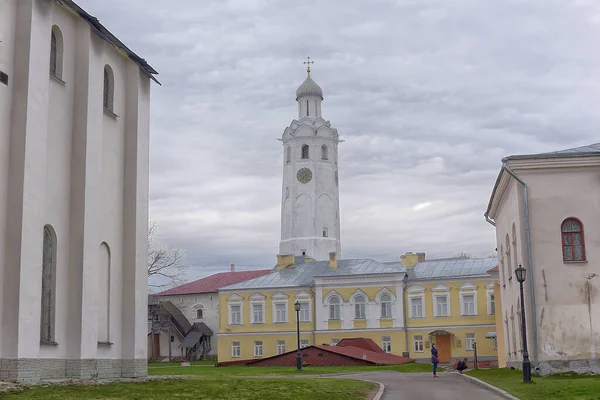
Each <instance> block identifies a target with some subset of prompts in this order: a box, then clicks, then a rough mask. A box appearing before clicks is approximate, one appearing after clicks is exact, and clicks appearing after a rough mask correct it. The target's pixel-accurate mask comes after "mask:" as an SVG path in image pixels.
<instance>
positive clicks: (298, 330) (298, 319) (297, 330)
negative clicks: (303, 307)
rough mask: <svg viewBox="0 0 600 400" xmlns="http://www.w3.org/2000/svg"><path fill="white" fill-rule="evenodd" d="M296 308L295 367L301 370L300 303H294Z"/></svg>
mask: <svg viewBox="0 0 600 400" xmlns="http://www.w3.org/2000/svg"><path fill="white" fill-rule="evenodd" d="M294 309H295V310H296V332H297V335H298V351H297V352H296V369H297V370H298V371H302V354H301V353H300V303H299V302H296V303H294Z"/></svg>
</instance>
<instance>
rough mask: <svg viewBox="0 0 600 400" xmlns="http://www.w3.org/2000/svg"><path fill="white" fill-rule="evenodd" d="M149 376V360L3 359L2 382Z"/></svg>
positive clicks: (0, 363) (0, 379) (1, 363)
mask: <svg viewBox="0 0 600 400" xmlns="http://www.w3.org/2000/svg"><path fill="white" fill-rule="evenodd" d="M147 375H148V363H147V361H146V359H135V360H111V359H99V360H94V359H84V360H64V359H53V358H21V359H9V358H4V359H0V381H9V382H21V383H35V382H38V381H40V380H47V379H111V378H141V377H145V376H147Z"/></svg>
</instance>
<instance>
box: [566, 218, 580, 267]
mask: <svg viewBox="0 0 600 400" xmlns="http://www.w3.org/2000/svg"><path fill="white" fill-rule="evenodd" d="M560 232H561V235H562V249H563V261H566V262H568V261H585V241H584V237H583V224H582V223H581V221H579V220H578V219H576V218H567V219H565V220H564V221H563V223H562V224H561V226H560Z"/></svg>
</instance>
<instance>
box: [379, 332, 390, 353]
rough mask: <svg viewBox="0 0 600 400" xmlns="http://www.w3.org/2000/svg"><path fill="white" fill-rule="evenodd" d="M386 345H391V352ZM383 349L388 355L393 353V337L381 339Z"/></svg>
mask: <svg viewBox="0 0 600 400" xmlns="http://www.w3.org/2000/svg"><path fill="white" fill-rule="evenodd" d="M384 337H387V338H388V340H383V338H384ZM386 343H389V345H390V350H389V351H388V350H387V349H386V347H387V346H386V345H385V344H386ZM381 348H382V349H383V351H385V352H386V353H388V354H389V353H391V352H392V337H391V336H382V337H381Z"/></svg>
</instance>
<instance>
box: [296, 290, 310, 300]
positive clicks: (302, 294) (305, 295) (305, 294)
mask: <svg viewBox="0 0 600 400" xmlns="http://www.w3.org/2000/svg"><path fill="white" fill-rule="evenodd" d="M312 297H313V296H312V294H310V293H308V292H307V291H305V290H303V291H301V292H300V293H298V294H297V295H296V298H297V299H311V298H312Z"/></svg>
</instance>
